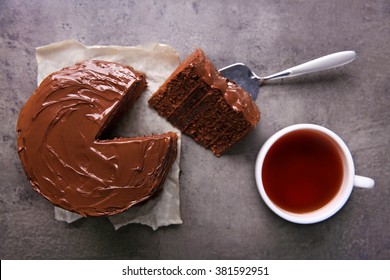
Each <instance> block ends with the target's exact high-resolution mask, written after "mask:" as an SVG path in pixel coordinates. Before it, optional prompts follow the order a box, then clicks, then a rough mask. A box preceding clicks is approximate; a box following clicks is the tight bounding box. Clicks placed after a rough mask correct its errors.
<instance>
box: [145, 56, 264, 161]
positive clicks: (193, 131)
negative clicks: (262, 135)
mask: <svg viewBox="0 0 390 280" xmlns="http://www.w3.org/2000/svg"><path fill="white" fill-rule="evenodd" d="M149 105H150V106H152V107H153V108H155V109H156V110H157V112H158V113H159V114H160V115H161V116H163V117H165V118H167V119H168V121H169V122H171V123H172V125H174V126H175V127H177V128H179V129H180V130H181V131H182V132H184V133H185V134H187V135H189V136H190V137H192V138H193V139H194V140H195V141H196V142H197V143H199V144H200V145H202V146H203V147H205V148H207V149H210V150H211V151H212V152H213V153H214V154H215V155H216V156H220V155H221V154H222V153H223V152H225V151H226V150H227V149H228V148H230V147H231V146H232V145H234V144H235V143H237V142H238V141H240V140H241V139H242V138H243V137H244V136H246V135H247V134H248V133H249V132H250V131H251V130H252V129H253V128H254V127H255V125H256V124H257V123H258V122H259V120H260V112H259V109H258V108H257V106H256V104H255V103H254V102H253V100H252V98H251V96H250V95H249V93H247V92H246V91H245V90H243V89H242V88H241V87H239V86H238V85H236V84H235V83H234V82H233V81H230V80H228V79H226V78H224V77H222V76H221V75H220V74H219V72H218V71H217V70H216V69H215V67H214V66H213V64H212V63H211V62H210V61H209V60H208V59H207V58H206V56H205V54H204V52H203V51H202V50H201V49H197V50H196V51H195V52H194V53H192V54H191V55H190V56H189V57H187V58H186V59H185V60H184V61H183V63H182V64H181V65H180V66H179V67H178V68H177V69H176V70H175V72H174V73H173V74H172V75H171V76H170V77H169V79H168V80H167V81H166V82H165V83H164V84H163V85H162V86H161V87H160V88H159V89H158V91H157V92H156V93H154V94H153V96H152V97H151V98H150V99H149Z"/></svg>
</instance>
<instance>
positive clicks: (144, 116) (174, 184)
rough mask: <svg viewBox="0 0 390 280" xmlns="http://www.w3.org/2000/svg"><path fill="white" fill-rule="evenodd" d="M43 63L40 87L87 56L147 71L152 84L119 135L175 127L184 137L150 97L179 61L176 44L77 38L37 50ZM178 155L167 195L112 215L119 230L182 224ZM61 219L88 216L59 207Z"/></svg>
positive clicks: (166, 184) (118, 130) (163, 193)
mask: <svg viewBox="0 0 390 280" xmlns="http://www.w3.org/2000/svg"><path fill="white" fill-rule="evenodd" d="M36 58H37V62H38V85H39V84H40V83H41V81H42V80H43V79H44V78H45V77H46V76H48V75H49V74H51V73H52V72H54V71H57V70H60V69H62V68H64V67H66V66H70V65H73V64H75V63H77V62H80V61H82V60H85V59H98V60H106V61H112V62H118V63H122V64H125V65H129V66H131V67H133V68H134V69H136V70H139V71H142V72H144V73H145V74H146V80H147V82H148V88H147V90H146V92H144V93H143V94H142V95H141V97H140V98H139V99H138V100H137V101H136V103H135V104H134V105H133V106H132V108H131V109H130V110H129V112H127V113H126V115H125V116H124V117H123V118H122V119H121V122H120V123H119V124H118V127H117V128H116V130H115V131H116V133H117V135H116V136H118V137H132V136H144V135H151V134H160V133H163V132H167V131H174V132H176V133H177V134H178V135H179V139H181V133H180V131H179V130H177V129H175V128H174V127H173V126H172V125H171V124H169V123H168V122H167V121H166V120H165V119H164V118H161V117H159V116H158V114H157V112H156V111H155V110H153V109H151V108H150V107H149V106H148V103H147V100H148V99H149V98H150V96H151V95H152V94H153V93H154V92H155V91H156V90H157V89H158V87H159V86H160V85H161V84H162V83H163V82H164V81H165V80H166V79H167V78H168V77H169V75H170V74H171V73H172V72H173V71H174V70H175V69H176V67H177V66H178V65H179V55H178V53H177V52H176V51H175V49H173V48H172V47H170V46H167V45H162V44H157V43H152V44H147V45H140V46H134V47H121V46H85V45H83V44H81V43H79V42H77V41H74V40H68V41H62V42H58V43H54V44H50V45H46V46H43V47H39V48H37V49H36ZM180 143H181V141H180V140H179V143H178V154H177V157H176V161H175V162H174V164H173V166H172V170H171V171H170V173H169V174H168V176H167V179H166V180H165V182H164V184H163V186H162V187H163V188H162V191H161V193H160V194H159V195H158V196H156V197H154V198H151V199H149V200H147V201H146V202H145V203H143V204H141V205H135V206H133V207H131V208H130V209H129V210H127V211H125V212H122V213H120V214H117V215H114V216H110V217H109V220H110V221H111V223H112V224H113V225H114V227H115V229H118V228H120V227H122V226H125V225H127V224H130V223H140V224H144V225H148V226H150V227H152V228H153V229H154V230H156V229H157V228H158V227H161V226H167V225H171V224H181V223H182V220H181V217H180V198H179V171H180V168H179V160H180ZM54 213H55V218H56V219H57V220H60V221H66V222H68V223H71V222H74V221H76V220H78V219H80V218H83V217H82V216H80V215H78V214H75V213H72V212H69V211H66V210H64V209H62V208H59V207H55V210H54Z"/></svg>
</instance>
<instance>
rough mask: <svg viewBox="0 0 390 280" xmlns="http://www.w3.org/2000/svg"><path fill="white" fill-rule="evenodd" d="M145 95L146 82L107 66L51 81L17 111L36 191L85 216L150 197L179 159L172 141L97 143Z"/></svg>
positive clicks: (64, 73) (22, 150)
mask: <svg viewBox="0 0 390 280" xmlns="http://www.w3.org/2000/svg"><path fill="white" fill-rule="evenodd" d="M145 88H146V80H145V75H144V74H142V73H138V72H136V71H134V69H132V68H131V67H128V66H124V65H120V64H117V63H112V62H105V61H83V62H81V63H78V64H76V65H74V66H71V67H67V68H64V69H62V70H60V71H58V72H55V73H52V74H51V75H49V76H48V77H47V78H46V79H44V80H43V81H42V83H41V84H40V86H39V87H38V89H37V90H36V91H35V92H34V94H33V95H32V96H31V97H30V98H29V100H28V101H27V103H26V104H25V106H24V107H23V108H22V110H21V112H20V115H19V119H18V123H17V134H18V151H19V156H20V159H21V161H22V165H23V168H24V171H25V173H26V175H27V177H28V179H29V181H30V182H31V185H32V187H33V188H34V190H36V191H37V192H39V193H40V194H42V195H43V196H44V197H45V198H47V199H48V200H50V201H51V202H52V203H53V204H55V205H58V206H60V207H62V208H64V209H66V210H69V211H73V212H76V213H79V214H81V215H84V216H102V215H113V214H116V213H119V212H122V211H124V210H126V209H128V208H129V207H131V206H132V205H134V204H136V203H139V202H141V201H144V200H146V199H148V198H149V197H151V196H152V195H153V194H154V193H156V190H158V188H159V186H160V185H161V183H162V182H163V181H164V180H165V177H166V176H167V173H168V171H169V170H170V168H171V165H172V163H173V162H174V160H175V158H176V147H177V135H176V134H175V133H171V132H170V133H166V134H162V135H157V136H146V137H136V138H120V139H113V140H99V137H100V135H102V133H103V132H104V131H105V130H106V129H107V128H108V126H110V124H111V123H113V122H114V121H115V119H117V118H118V116H119V114H120V113H121V112H122V111H124V110H126V109H127V108H128V107H129V106H130V105H131V104H133V103H134V102H135V100H136V99H137V98H138V97H139V96H140V94H141V93H142V92H143V91H144V89H145Z"/></svg>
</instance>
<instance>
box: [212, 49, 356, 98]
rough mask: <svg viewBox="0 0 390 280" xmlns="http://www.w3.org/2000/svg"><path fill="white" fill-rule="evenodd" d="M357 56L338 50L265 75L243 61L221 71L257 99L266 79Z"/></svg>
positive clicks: (323, 67)
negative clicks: (254, 70) (259, 74)
mask: <svg viewBox="0 0 390 280" xmlns="http://www.w3.org/2000/svg"><path fill="white" fill-rule="evenodd" d="M355 58H356V53H355V52H354V51H342V52H337V53H333V54H329V55H326V56H322V57H319V58H317V59H314V60H311V61H308V62H305V63H303V64H300V65H298V66H295V67H292V68H289V69H286V70H284V71H281V72H278V73H276V74H273V75H269V76H265V77H260V76H258V75H256V74H255V73H254V72H253V71H252V70H251V69H249V67H248V66H246V65H245V64H243V63H234V64H232V65H229V66H226V67H224V68H222V69H220V70H219V72H220V73H221V75H222V76H224V77H225V78H228V79H230V80H232V81H234V82H235V83H236V84H238V85H239V86H241V87H242V88H244V89H245V90H246V91H248V92H249V93H250V95H251V96H252V99H253V100H256V97H257V94H258V93H259V89H260V87H261V85H262V84H264V83H265V82H266V81H270V80H277V79H282V78H288V77H294V76H299V75H303V74H308V73H312V72H317V71H322V70H326V69H330V68H335V67H338V66H342V65H344V64H347V63H349V62H352V61H353V60H354V59H355Z"/></svg>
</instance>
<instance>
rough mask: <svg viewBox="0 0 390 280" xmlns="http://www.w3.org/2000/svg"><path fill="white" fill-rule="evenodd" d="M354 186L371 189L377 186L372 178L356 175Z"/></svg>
mask: <svg viewBox="0 0 390 280" xmlns="http://www.w3.org/2000/svg"><path fill="white" fill-rule="evenodd" d="M353 185H354V186H355V187H359V188H366V189H371V188H373V187H374V185H375V181H374V180H373V179H371V178H368V177H364V176H359V175H355V177H354V179H353Z"/></svg>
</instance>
